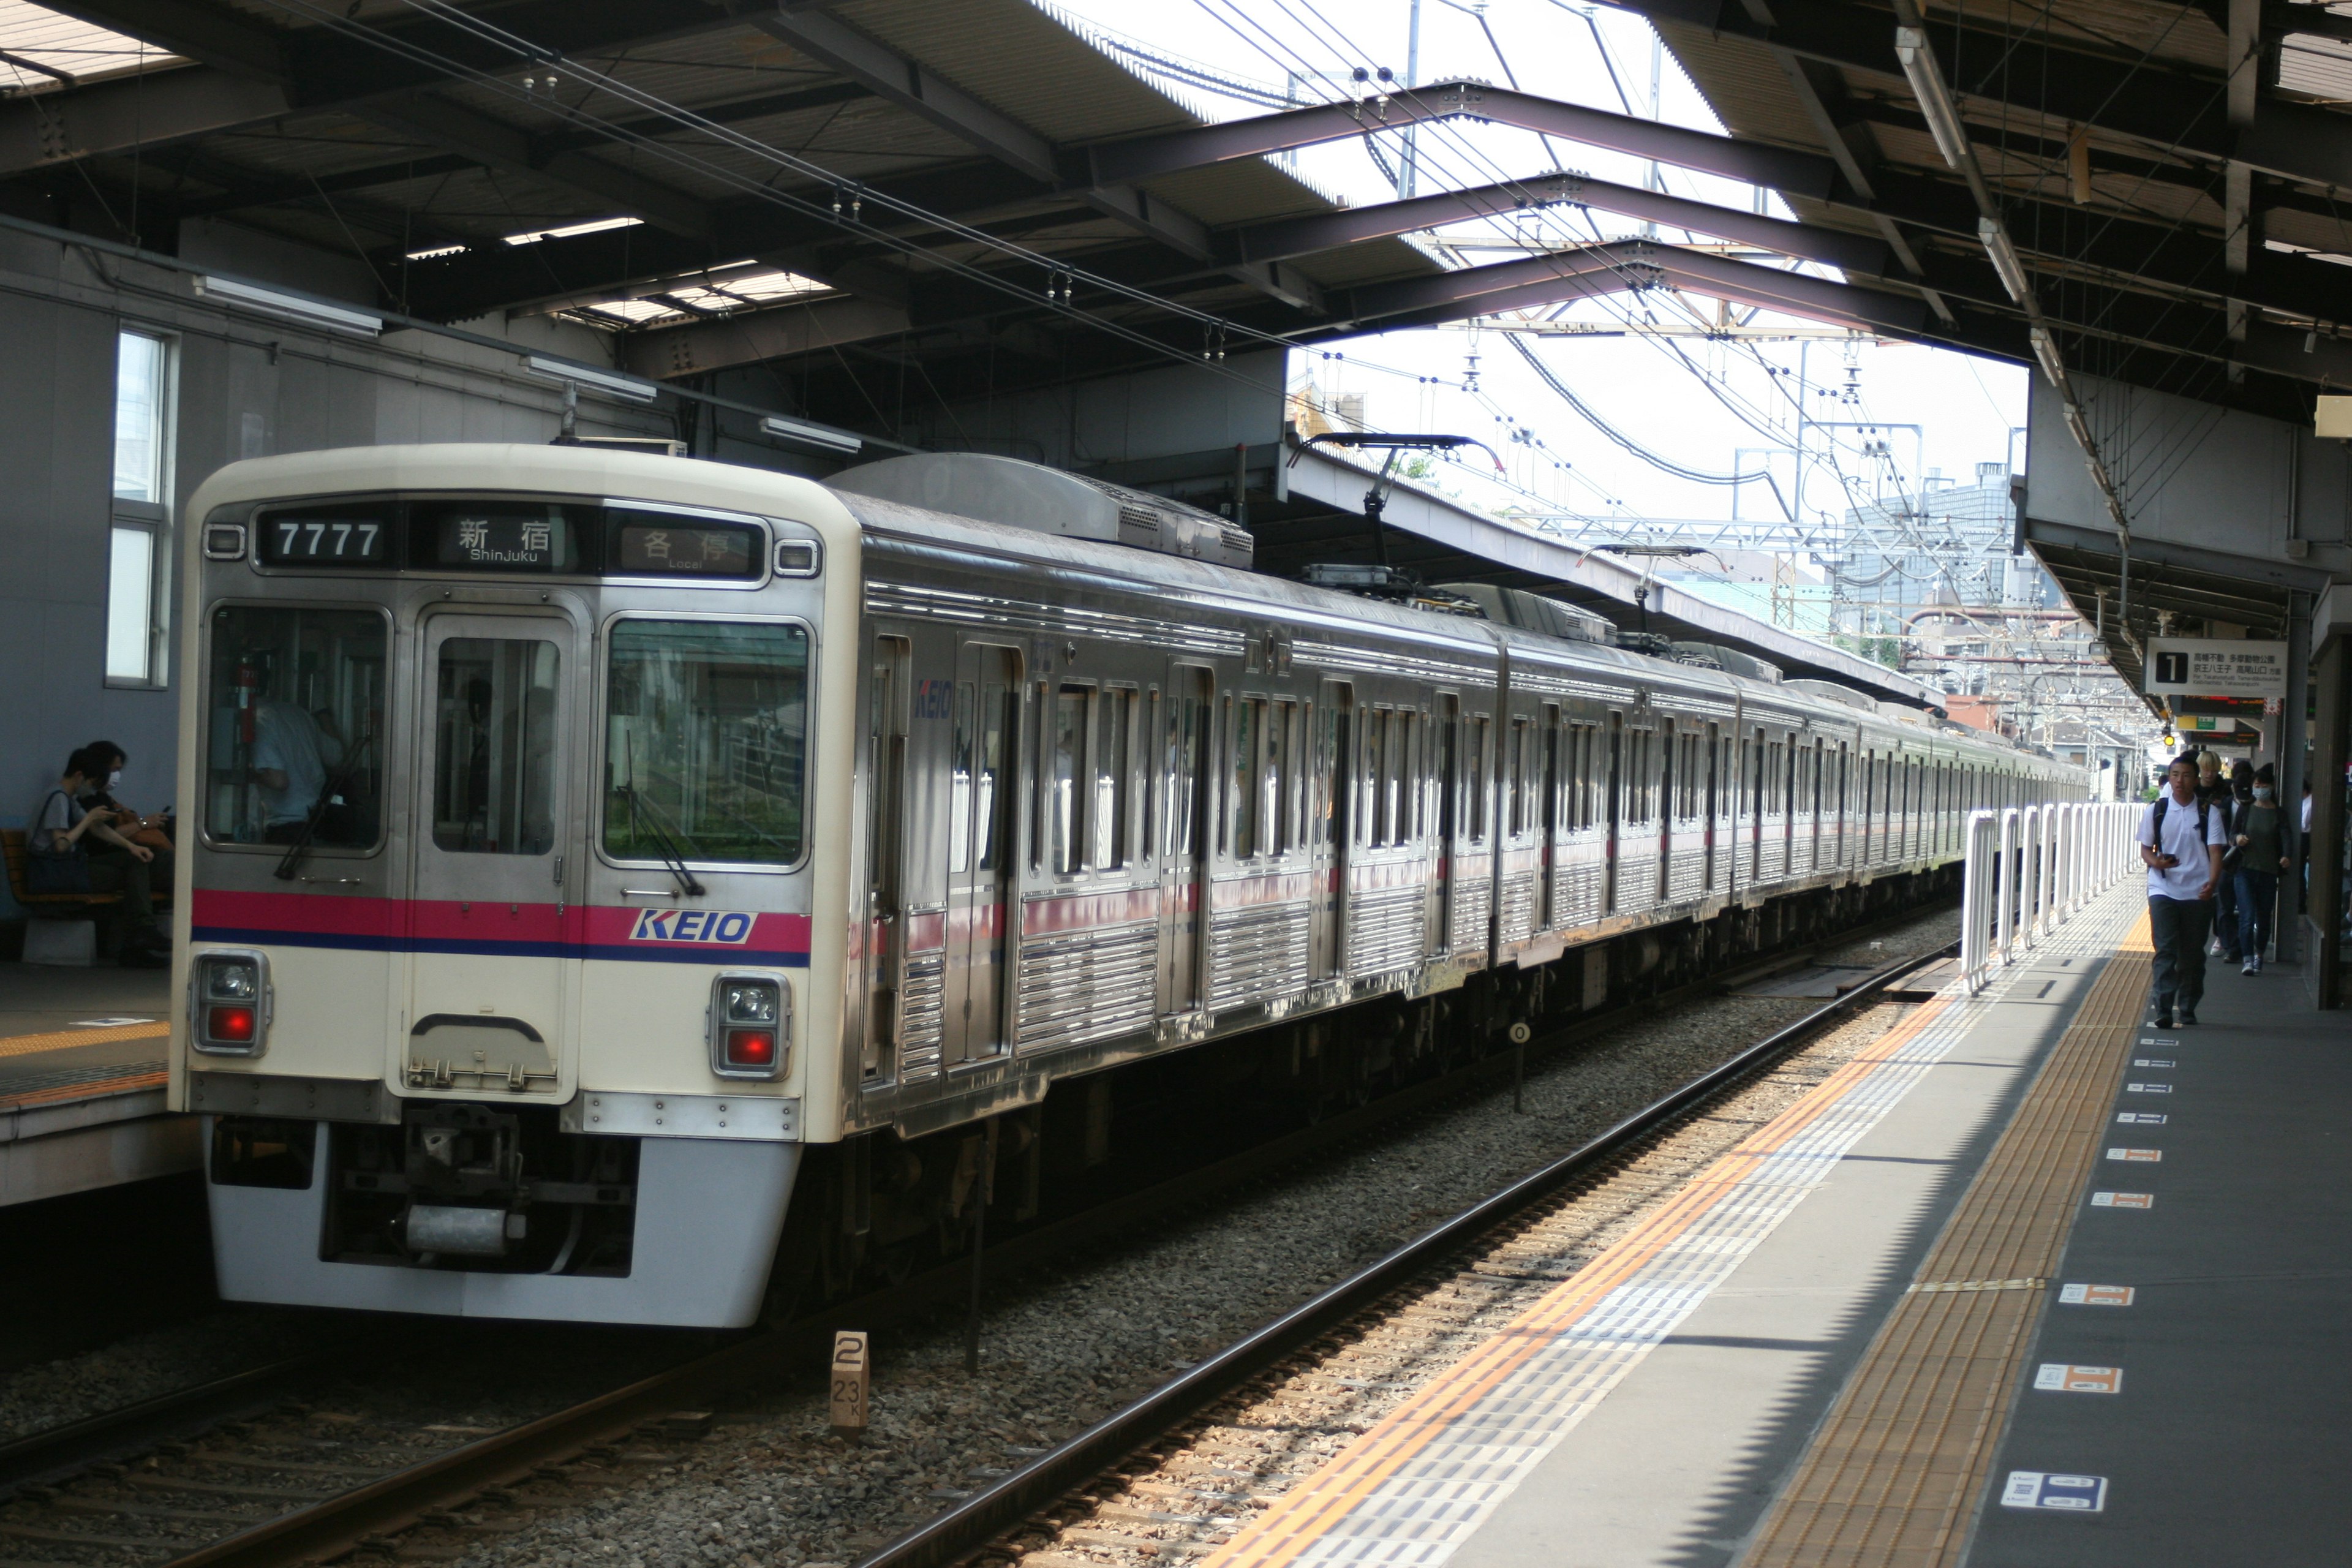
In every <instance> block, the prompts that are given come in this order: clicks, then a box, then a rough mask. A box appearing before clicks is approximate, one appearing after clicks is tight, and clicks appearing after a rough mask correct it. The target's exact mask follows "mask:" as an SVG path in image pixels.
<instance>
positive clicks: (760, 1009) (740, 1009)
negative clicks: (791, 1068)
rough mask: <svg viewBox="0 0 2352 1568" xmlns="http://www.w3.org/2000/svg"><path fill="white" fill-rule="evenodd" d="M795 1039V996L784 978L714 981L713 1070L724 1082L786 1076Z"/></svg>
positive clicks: (742, 976)
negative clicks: (726, 1080) (793, 997)
mask: <svg viewBox="0 0 2352 1568" xmlns="http://www.w3.org/2000/svg"><path fill="white" fill-rule="evenodd" d="M792 1038H793V1015H792V992H791V989H790V988H789V987H788V986H787V985H786V984H785V982H784V978H783V976H782V975H780V974H768V973H758V972H753V973H748V974H744V973H735V974H719V975H715V976H713V977H712V980H711V987H710V1070H711V1071H712V1072H715V1073H717V1074H718V1075H719V1077H721V1078H761V1079H774V1078H781V1077H782V1076H783V1071H784V1063H785V1060H786V1058H789V1057H790V1056H791V1054H792V1050H791V1047H792Z"/></svg>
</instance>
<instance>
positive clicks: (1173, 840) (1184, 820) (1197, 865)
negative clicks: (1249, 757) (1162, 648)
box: [1160, 664, 1215, 1014]
mask: <svg viewBox="0 0 2352 1568" xmlns="http://www.w3.org/2000/svg"><path fill="white" fill-rule="evenodd" d="M1214 698H1215V678H1214V677H1213V675H1212V674H1211V672H1210V671H1208V670H1206V669H1203V668H1201V667H1199V666H1198V665H1190V664H1180V665H1178V666H1177V667H1176V668H1175V669H1174V670H1173V671H1172V672H1171V674H1170V677H1169V681H1168V711H1167V717H1166V720H1165V723H1164V729H1163V732H1162V738H1161V744H1162V748H1163V751H1162V755H1161V759H1160V771H1161V775H1162V778H1163V780H1164V783H1163V784H1162V787H1161V790H1160V800H1161V803H1162V813H1163V819H1162V821H1161V823H1160V843H1161V845H1162V847H1163V848H1164V851H1165V852H1164V853H1163V854H1162V855H1161V856H1160V997H1161V999H1162V1000H1161V1009H1162V1011H1164V1012H1167V1013H1170V1014H1185V1013H1197V1012H1199V1011H1200V1009H1201V933H1202V930H1203V929H1204V928H1205V923H1206V921H1207V919H1208V906H1209V884H1208V876H1209V868H1210V847H1209V812H1210V803H1211V801H1212V800H1213V798H1214V790H1215V780H1214V779H1213V778H1212V777H1211V776H1210V771H1209V770H1210V769H1211V768H1212V767H1213V765H1214V762H1213V758H1214V756H1215V749H1214V748H1213V746H1211V744H1210V743H1209V740H1210V737H1209V725H1210V722H1211V717H1212V713H1213V707H1212V704H1213V700H1214Z"/></svg>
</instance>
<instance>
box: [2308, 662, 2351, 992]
mask: <svg viewBox="0 0 2352 1568" xmlns="http://www.w3.org/2000/svg"><path fill="white" fill-rule="evenodd" d="M2315 663H2316V664H2317V667H2318V668H2317V674H2318V677H2319V693H2318V700H2317V701H2316V703H2315V705H2314V708H2313V712H2312V727H2311V729H2312V734H2311V799H2312V808H2311V845H2310V849H2311V890H2310V895H2309V898H2310V902H2309V909H2308V911H2307V912H2306V913H2305V916H2304V941H2305V949H2304V951H2305V955H2306V956H2305V962H2304V966H2303V973H2304V985H2305V989H2306V990H2307V991H2309V992H2310V994H2311V1005H2313V1006H2315V1007H2318V1008H2322V1009H2325V1008H2329V1007H2338V1006H2341V1005H2343V1001H2344V997H2343V990H2342V986H2343V976H2342V973H2341V970H2342V957H2341V943H2342V938H2343V924H2344V913H2343V911H2344V758H2345V752H2346V742H2347V738H2352V737H2347V735H2346V732H2345V731H2346V727H2347V718H2352V710H2347V703H2346V697H2347V687H2352V638H2346V637H2336V638H2334V639H2333V640H2331V641H2330V642H2329V643H2328V645H2327V647H2326V648H2325V649H2323V650H2322V651H2321V653H2320V656H2319V658H2318V659H2317V660H2316V661H2315ZM2295 809H2296V811H2297V812H2298V814H2299V813H2300V810H2301V805H2300V802H2298V803H2297V805H2296V807H2295Z"/></svg>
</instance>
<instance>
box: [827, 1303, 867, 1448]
mask: <svg viewBox="0 0 2352 1568" xmlns="http://www.w3.org/2000/svg"><path fill="white" fill-rule="evenodd" d="M830 1382H831V1384H832V1390H833V1400H832V1403H833V1430H834V1435H835V1436H839V1437H848V1438H853V1439H855V1438H858V1437H863V1436H866V1396H867V1395H868V1394H871V1393H872V1392H873V1387H874V1365H873V1362H872V1359H871V1354H870V1352H869V1349H868V1347H867V1345H866V1331H865V1330H863V1329H843V1330H841V1331H837V1332H836V1333H835V1335H834V1336H833V1365H832V1368H831V1377H830Z"/></svg>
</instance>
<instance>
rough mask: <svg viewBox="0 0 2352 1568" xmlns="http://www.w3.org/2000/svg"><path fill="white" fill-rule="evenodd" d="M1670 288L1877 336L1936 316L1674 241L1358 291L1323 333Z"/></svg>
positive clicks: (1912, 302) (1887, 297)
mask: <svg viewBox="0 0 2352 1568" xmlns="http://www.w3.org/2000/svg"><path fill="white" fill-rule="evenodd" d="M1666 282H1672V283H1673V284H1675V286H1676V287H1678V288H1682V289H1688V290H1689V291H1691V292H1693V293H1698V294H1706V295H1709V296H1711V297H1714V298H1718V299H1726V300H1737V301H1738V302H1740V303H1742V304H1750V305H1759V306H1762V307H1763V308H1765V309H1767V310H1781V311H1786V312H1788V313H1790V314H1791V315H1799V316H1806V317H1810V318H1811V319H1813V320H1816V321H1831V322H1833V323H1835V324H1837V325H1840V326H1850V327H1859V328H1864V329H1867V330H1872V331H1898V332H1906V333H1911V332H1916V331H1919V330H1920V328H1921V327H1922V325H1923V324H1924V322H1925V320H1926V317H1927V307H1926V305H1925V304H1924V303H1922V302H1921V301H1920V300H1917V299H1916V298H1913V297H1910V296H1906V295H1900V294H1888V293H1884V292H1881V291H1879V290H1877V289H1859V288H1856V287H1854V286H1853V285H1852V284H1850V283H1836V282H1832V281H1831V280H1829V279H1825V278H1813V277H1810V276H1807V275H1806V274H1804V273H1800V272H1783V271H1780V270H1779V269H1778V268H1770V267H1759V266H1758V265H1756V264H1755V263H1753V262H1748V261H1737V260H1733V259H1732V258H1728V257H1720V256H1709V255H1706V253H1704V252H1701V251H1692V250H1684V249H1681V248H1679V247H1675V246H1671V245H1656V244H1652V243H1650V242H1648V241H1645V240H1619V241H1615V242H1613V243H1611V244H1608V245H1596V246H1589V247H1583V248H1581V249H1578V250H1565V251H1558V252H1555V253H1553V254H1552V255H1549V256H1539V257H1531V258H1528V259H1526V260H1523V261H1503V262H1497V263H1495V264H1494V265H1492V266H1488V267H1472V268H1465V269H1463V270H1462V271H1459V272H1448V273H1444V274H1441V275H1440V276H1438V277H1435V278H1416V279H1406V280H1404V281H1402V282H1397V283H1378V284H1371V285H1369V286H1367V287H1364V288H1361V289H1352V290H1350V291H1349V293H1348V294H1346V295H1344V296H1335V302H1337V301H1339V300H1344V301H1345V303H1346V305H1347V307H1348V310H1347V314H1348V317H1349V321H1348V324H1347V325H1346V326H1345V327H1344V328H1339V329H1335V330H1334V331H1331V332H1326V333H1321V334H1318V335H1319V336H1327V337H1328V336H1334V335H1339V333H1341V332H1355V331H1383V330H1388V329H1391V328H1399V327H1406V326H1426V325H1432V324H1434V323H1436V322H1440V321H1461V320H1463V319H1464V318H1465V317H1468V316H1487V315H1496V314H1499V313H1501V312H1503V311H1505V310H1529V309H1533V308H1537V307H1539V306H1543V305H1552V304H1559V303H1563V302H1566V301H1570V300H1580V299H1586V298H1591V297H1592V296H1596V295H1601V294H1613V293H1620V292H1622V291H1624V290H1626V289H1640V288H1647V287H1651V286H1653V285H1655V284H1659V283H1666Z"/></svg>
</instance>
